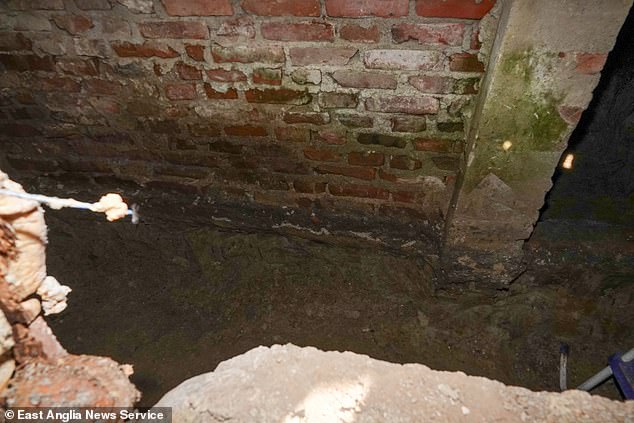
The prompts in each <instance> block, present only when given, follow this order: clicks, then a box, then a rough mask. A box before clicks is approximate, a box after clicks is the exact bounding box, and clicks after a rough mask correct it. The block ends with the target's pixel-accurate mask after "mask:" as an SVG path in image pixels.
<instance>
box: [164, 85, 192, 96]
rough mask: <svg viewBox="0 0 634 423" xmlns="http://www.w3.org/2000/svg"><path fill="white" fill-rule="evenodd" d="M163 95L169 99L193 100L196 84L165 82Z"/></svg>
mask: <svg viewBox="0 0 634 423" xmlns="http://www.w3.org/2000/svg"><path fill="white" fill-rule="evenodd" d="M165 96H166V97H167V98H169V99H170V100H193V99H195V98H196V86H195V85H194V84H167V85H166V86H165Z"/></svg>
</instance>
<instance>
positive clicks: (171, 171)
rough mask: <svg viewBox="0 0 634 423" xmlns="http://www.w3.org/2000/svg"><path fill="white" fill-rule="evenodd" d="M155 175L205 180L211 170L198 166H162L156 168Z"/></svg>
mask: <svg viewBox="0 0 634 423" xmlns="http://www.w3.org/2000/svg"><path fill="white" fill-rule="evenodd" d="M153 170H154V174H155V175H164V176H178V177H180V178H190V179H203V178H206V177H207V176H208V175H209V169H207V168H204V167H197V166H191V165H189V166H174V165H164V164H160V165H157V166H155V167H154V169H153Z"/></svg>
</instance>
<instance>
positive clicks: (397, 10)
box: [326, 0, 409, 18]
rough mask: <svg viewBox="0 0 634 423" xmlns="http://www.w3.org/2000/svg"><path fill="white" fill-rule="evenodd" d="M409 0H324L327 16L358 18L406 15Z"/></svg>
mask: <svg viewBox="0 0 634 423" xmlns="http://www.w3.org/2000/svg"><path fill="white" fill-rule="evenodd" d="M408 8H409V0H326V13H327V14H328V16H334V17H349V18H360V17H364V16H380V17H383V18H392V17H400V16H407V14H408V12H409V10H408Z"/></svg>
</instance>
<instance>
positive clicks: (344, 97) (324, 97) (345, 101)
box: [319, 92, 359, 109]
mask: <svg viewBox="0 0 634 423" xmlns="http://www.w3.org/2000/svg"><path fill="white" fill-rule="evenodd" d="M357 104H359V95H358V94H353V93H335V92H322V93H320V94H319V106H320V107H323V108H324V109H354V108H356V107H357Z"/></svg>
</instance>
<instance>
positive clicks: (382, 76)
mask: <svg viewBox="0 0 634 423" xmlns="http://www.w3.org/2000/svg"><path fill="white" fill-rule="evenodd" d="M332 77H333V79H334V80H335V81H337V83H338V84H339V85H341V86H342V87H353V88H381V89H390V90H393V89H395V88H396V84H397V83H396V78H395V77H394V76H392V75H390V74H387V73H376V72H354V71H336V72H334V73H333V74H332Z"/></svg>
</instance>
